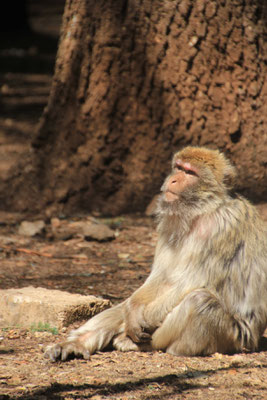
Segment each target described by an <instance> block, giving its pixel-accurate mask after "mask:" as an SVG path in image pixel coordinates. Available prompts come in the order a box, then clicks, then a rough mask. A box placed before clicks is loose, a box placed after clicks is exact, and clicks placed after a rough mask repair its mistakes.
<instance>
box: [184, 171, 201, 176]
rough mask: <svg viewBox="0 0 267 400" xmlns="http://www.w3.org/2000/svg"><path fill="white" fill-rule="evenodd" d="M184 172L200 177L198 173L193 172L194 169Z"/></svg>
mask: <svg viewBox="0 0 267 400" xmlns="http://www.w3.org/2000/svg"><path fill="white" fill-rule="evenodd" d="M184 171H185V173H186V174H188V175H193V176H198V174H197V173H196V171H193V170H192V169H185V170H184Z"/></svg>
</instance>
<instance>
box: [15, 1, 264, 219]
mask: <svg viewBox="0 0 267 400" xmlns="http://www.w3.org/2000/svg"><path fill="white" fill-rule="evenodd" d="M266 33H267V18H266V6H265V0H262V1H260V0H258V1H257V0H217V1H204V0H199V1H198V0H182V1H179V0H176V1H173V0H128V1H127V0H97V1H95V0H77V1H71V0H67V3H66V7H65V13H64V18H63V26H62V31H61V40H60V45H59V50H58V55H57V61H56V69H55V74H54V81H53V86H52V90H51V95H50V99H49V102H48V106H47V107H46V109H45V111H44V114H43V117H42V121H41V125H40V130H39V134H38V137H37V138H36V140H35V142H34V157H35V159H34V163H35V164H34V172H33V173H32V172H31V176H32V179H34V184H36V185H37V186H35V187H36V190H37V189H38V190H37V191H36V193H37V194H38V196H39V193H41V197H39V201H38V206H41V207H44V206H46V205H48V204H50V207H51V210H53V211H58V210H61V211H64V212H71V211H74V210H81V209H87V210H99V211H101V212H104V213H106V214H115V213H121V212H128V211H136V210H143V209H144V208H145V206H146V204H147V203H148V202H149V200H150V199H151V198H152V196H153V195H154V194H155V193H156V192H158V191H159V188H160V184H161V180H162V177H163V175H164V174H165V173H166V171H168V169H169V166H170V164H169V161H170V158H171V155H172V153H173V152H174V151H176V150H177V149H179V148H180V147H181V146H184V145H187V144H194V145H205V146H210V147H212V148H214V147H218V148H220V149H221V150H224V151H226V153H227V154H228V156H229V157H230V158H231V159H232V160H233V162H235V163H236V165H237V167H238V170H239V185H240V188H241V190H242V191H243V192H245V193H246V194H248V195H251V196H252V195H253V196H254V198H257V199H260V198H261V199H262V198H263V197H264V196H265V195H266V194H267V176H266V146H267V141H266V140H267V138H266V136H267V135H266V126H267V125H266V122H267V109H266V104H267V80H266V74H267V68H266V61H267V42H266V40H265V39H266ZM17 190H19V186H18V187H17ZM30 190H31V191H32V188H30ZM30 193H31V192H29V190H27V189H26V190H25V187H24V191H23V193H22V194H21V196H22V197H21V196H20V198H21V203H20V204H23V198H25V201H27V204H28V205H29V204H31V201H30V200H29V199H32V204H34V203H35V204H37V203H36V197H35V196H34V195H30ZM23 196H24V197H23ZM40 199H41V200H40ZM10 201H11V204H12V201H13V200H10ZM14 201H15V200H14ZM13 204H14V203H13Z"/></svg>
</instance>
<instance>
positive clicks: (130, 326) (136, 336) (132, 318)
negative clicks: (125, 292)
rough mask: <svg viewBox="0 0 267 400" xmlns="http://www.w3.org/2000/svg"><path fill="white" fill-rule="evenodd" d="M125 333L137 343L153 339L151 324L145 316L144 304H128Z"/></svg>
mask: <svg viewBox="0 0 267 400" xmlns="http://www.w3.org/2000/svg"><path fill="white" fill-rule="evenodd" d="M125 333H126V335H127V336H129V337H130V338H131V339H132V341H133V342H135V343H143V342H148V341H150V340H151V332H150V330H149V326H148V325H147V323H146V321H145V320H144V318H143V306H142V305H140V306H136V305H135V306H134V305H131V304H130V303H129V304H127V306H126V315H125Z"/></svg>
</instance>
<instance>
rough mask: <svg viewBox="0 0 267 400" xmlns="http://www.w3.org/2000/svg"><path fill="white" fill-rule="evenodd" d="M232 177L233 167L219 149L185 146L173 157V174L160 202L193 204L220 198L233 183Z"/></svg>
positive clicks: (164, 186) (167, 181) (166, 182)
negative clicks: (215, 197) (210, 197)
mask: <svg viewBox="0 0 267 400" xmlns="http://www.w3.org/2000/svg"><path fill="white" fill-rule="evenodd" d="M235 176H236V170H235V168H234V167H233V166H232V165H231V164H230V162H229V161H228V160H227V159H226V158H225V156H224V155H223V154H222V153H220V152H219V151H218V150H210V149H207V148H204V147H186V148H184V149H183V150H181V151H179V152H178V153H176V154H175V155H174V157H173V160H172V172H171V174H170V175H169V176H168V177H167V178H166V180H165V182H164V184H163V186H162V188H161V190H162V192H163V196H162V201H163V202H165V203H169V204H173V203H174V204H175V203H177V202H180V201H184V202H186V201H189V202H190V203H191V204H192V203H197V202H198V201H204V200H205V199H207V198H209V196H212V197H214V196H218V197H220V198H221V197H222V195H223V194H224V193H226V192H227V190H228V189H229V188H230V187H231V186H232V185H233V184H234V180H235ZM172 207H173V205H172Z"/></svg>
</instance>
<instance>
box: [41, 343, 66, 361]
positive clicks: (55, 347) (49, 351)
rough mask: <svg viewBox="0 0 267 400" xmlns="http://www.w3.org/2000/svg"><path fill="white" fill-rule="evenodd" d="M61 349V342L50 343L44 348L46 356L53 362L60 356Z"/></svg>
mask: <svg viewBox="0 0 267 400" xmlns="http://www.w3.org/2000/svg"><path fill="white" fill-rule="evenodd" d="M61 350H62V349H61V345H60V344H52V345H49V346H47V347H46V349H45V350H44V357H45V358H48V359H49V360H50V361H51V362H56V361H57V360H58V359H59V358H60V355H61Z"/></svg>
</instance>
